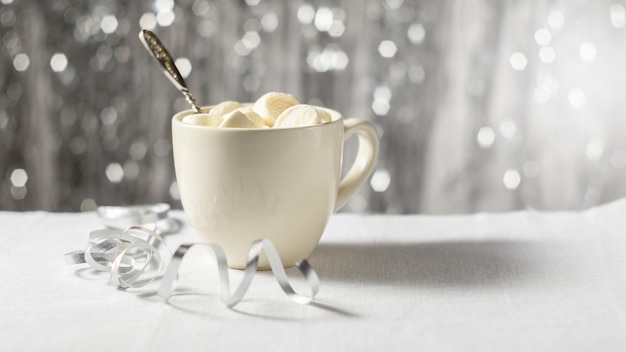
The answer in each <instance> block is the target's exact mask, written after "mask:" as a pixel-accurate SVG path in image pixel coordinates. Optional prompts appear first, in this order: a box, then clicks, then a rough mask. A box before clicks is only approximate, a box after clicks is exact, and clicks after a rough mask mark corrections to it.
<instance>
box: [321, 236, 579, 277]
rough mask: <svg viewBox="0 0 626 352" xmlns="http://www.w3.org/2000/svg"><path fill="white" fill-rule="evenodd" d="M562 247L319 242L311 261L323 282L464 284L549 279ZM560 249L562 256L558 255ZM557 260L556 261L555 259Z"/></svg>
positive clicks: (532, 243) (548, 244) (519, 243)
mask: <svg viewBox="0 0 626 352" xmlns="http://www.w3.org/2000/svg"><path fill="white" fill-rule="evenodd" d="M563 250H565V251H567V250H566V249H564V248H563V246H561V245H559V244H557V243H555V242H552V241H546V242H537V241H527V242H525V241H519V240H515V241H504V240H502V241H494V240H488V241H443V242H424V243H419V242H417V243H371V244H369V243H357V244H352V243H321V244H319V246H318V247H317V248H316V249H315V251H314V252H313V254H312V255H311V257H310V262H311V263H312V265H313V266H314V267H315V269H316V270H317V272H318V274H319V276H320V279H321V280H322V282H324V281H327V280H328V281H343V282H352V283H362V284H376V285H381V284H389V285H398V284H402V285H407V286H408V285H415V286H421V287H455V286H459V287H467V286H492V285H506V286H510V285H514V284H517V283H519V284H521V283H527V282H529V281H531V282H532V281H534V282H538V283H542V282H544V281H547V282H549V281H551V280H553V279H554V278H555V277H554V275H555V274H556V272H557V271H558V272H559V273H560V274H563V272H562V270H560V269H562V268H560V267H561V266H562V265H560V264H561V263H562V259H563V254H564V253H563ZM559 254H560V255H559ZM559 259H560V260H559Z"/></svg>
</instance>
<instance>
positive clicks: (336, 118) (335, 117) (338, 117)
mask: <svg viewBox="0 0 626 352" xmlns="http://www.w3.org/2000/svg"><path fill="white" fill-rule="evenodd" d="M214 106H215V105H207V106H202V107H200V110H201V112H202V113H205V111H208V110H210V108H212V107H214ZM311 106H313V107H315V108H316V109H322V110H324V111H326V112H328V113H329V114H330V116H331V121H329V122H325V123H322V124H319V125H309V126H295V127H281V128H250V127H246V128H224V127H218V126H203V125H194V124H190V123H184V122H183V117H185V116H187V115H190V114H193V113H195V111H194V110H193V109H187V110H182V111H179V112H177V113H176V114H174V116H173V117H172V122H173V123H176V124H178V125H180V126H182V127H183V128H192V129H193V128H201V129H204V130H207V129H208V130H213V131H223V132H227V131H228V132H227V133H235V132H250V131H258V132H259V133H261V132H263V133H271V132H274V133H277V132H279V131H288V130H303V129H315V128H320V127H323V126H332V125H335V124H339V123H341V121H342V120H343V119H344V117H343V115H342V114H341V113H340V112H339V111H337V110H334V109H330V108H327V107H323V106H317V105H311Z"/></svg>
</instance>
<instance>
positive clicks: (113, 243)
mask: <svg viewBox="0 0 626 352" xmlns="http://www.w3.org/2000/svg"><path fill="white" fill-rule="evenodd" d="M160 248H162V250H161V251H159V249H160ZM163 251H166V252H167V253H166V255H163V253H162V252H163ZM170 253H171V252H170V251H169V248H168V247H167V246H166V245H165V242H164V241H163V238H162V237H161V236H160V235H159V234H157V233H156V232H155V231H153V230H151V229H149V228H147V227H143V226H131V227H129V228H127V229H126V230H123V231H119V230H116V229H103V230H96V231H92V232H90V233H89V243H88V244H87V248H85V250H84V251H75V252H70V253H67V254H66V255H65V261H66V263H67V264H82V263H87V264H89V266H90V267H91V268H93V269H94V270H97V271H105V272H109V273H110V275H111V276H110V281H109V282H110V283H111V284H112V285H115V286H119V287H121V288H129V287H141V286H145V285H147V284H148V283H150V282H152V281H154V280H155V279H156V278H157V277H158V275H160V273H161V271H162V268H163V264H164V263H163V262H164V259H163V258H168V257H169V255H168V254H170Z"/></svg>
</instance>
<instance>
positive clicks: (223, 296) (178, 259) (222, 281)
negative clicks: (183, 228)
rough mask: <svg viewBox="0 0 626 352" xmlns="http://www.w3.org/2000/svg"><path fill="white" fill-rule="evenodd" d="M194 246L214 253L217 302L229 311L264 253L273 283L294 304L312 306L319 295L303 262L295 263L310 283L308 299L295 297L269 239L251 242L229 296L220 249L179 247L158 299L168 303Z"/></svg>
mask: <svg viewBox="0 0 626 352" xmlns="http://www.w3.org/2000/svg"><path fill="white" fill-rule="evenodd" d="M194 246H205V247H208V248H210V249H211V250H213V253H214V254H215V259H216V261H217V271H218V276H219V287H218V288H219V293H220V300H221V301H222V302H223V303H224V304H225V305H226V306H228V307H233V306H235V305H236V304H237V303H239V302H241V300H242V299H243V297H244V296H245V294H246V292H247V291H248V288H249V287H250V284H251V283H252V279H253V278H254V275H255V273H256V271H257V265H258V262H259V256H260V255H261V250H264V251H265V255H266V256H267V259H268V260H269V262H270V267H271V268H272V272H273V273H274V277H275V278H276V281H278V284H279V285H280V288H281V289H282V290H283V292H285V294H287V296H288V297H289V298H291V299H292V300H293V301H295V302H296V303H300V304H308V303H311V302H312V301H313V298H315V295H316V294H317V292H318V291H319V287H320V284H319V278H318V276H317V273H316V272H315V270H313V267H312V266H311V265H310V264H309V262H308V261H307V260H306V259H302V260H300V261H299V262H297V263H296V266H297V267H298V269H300V272H301V273H302V275H303V276H304V277H305V278H306V280H307V282H308V283H309V288H310V290H311V295H308V296H307V295H302V294H299V293H297V292H296V291H295V290H294V289H293V287H292V286H291V284H290V283H289V279H288V278H287V273H286V272H285V269H284V268H283V263H282V262H281V260H280V256H279V255H278V252H277V251H276V247H274V245H273V244H272V241H270V240H268V239H260V240H256V241H254V242H252V244H251V245H250V250H249V251H248V261H247V264H246V268H245V271H244V275H243V279H241V283H240V284H239V287H238V288H237V289H236V290H235V293H234V294H233V295H232V296H231V295H230V279H229V277H228V262H227V260H226V254H224V250H223V249H222V247H221V246H220V245H218V244H215V243H185V244H182V245H180V246H179V247H178V249H177V250H176V252H174V255H173V256H172V260H171V262H170V265H169V267H168V268H167V270H166V272H165V274H164V275H163V281H162V282H161V287H160V288H159V296H160V297H161V298H163V299H164V300H165V301H167V300H168V299H169V298H170V297H171V296H172V292H173V291H174V285H175V283H176V281H177V280H178V271H179V268H180V264H181V263H182V260H183V258H184V257H185V255H186V254H187V253H188V252H189V250H190V249H191V248H192V247H194Z"/></svg>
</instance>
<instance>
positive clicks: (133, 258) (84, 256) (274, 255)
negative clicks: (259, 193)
mask: <svg viewBox="0 0 626 352" xmlns="http://www.w3.org/2000/svg"><path fill="white" fill-rule="evenodd" d="M125 210H126V211H125ZM168 210H169V206H168V205H165V206H163V205H161V204H157V205H155V206H134V207H130V208H125V207H99V208H98V214H99V215H100V218H101V219H102V221H103V222H104V223H105V225H107V226H109V228H107V229H102V230H95V231H92V232H90V233H89V243H88V244H87V248H86V249H85V250H84V251H74V252H70V253H67V254H66V255H65V261H66V263H67V264H70V265H72V264H83V263H86V264H88V265H89V266H91V267H92V268H93V269H94V270H98V271H104V272H109V273H110V280H109V282H110V283H111V284H112V285H115V286H118V287H120V288H124V289H125V288H129V287H141V286H144V285H147V284H148V283H150V282H152V281H154V280H156V279H157V278H159V276H160V275H161V274H163V277H162V281H161V284H160V286H159V290H158V295H159V296H160V297H161V298H163V299H164V300H165V301H167V300H168V299H169V298H170V297H171V296H172V293H173V292H174V289H175V284H176V281H178V274H179V270H180V265H181V263H182V260H183V258H184V257H185V256H186V255H187V253H188V252H189V250H190V249H191V248H192V247H194V246H205V247H208V248H210V249H211V250H212V251H213V253H214V254H215V259H216V263H217V271H218V277H219V283H218V289H219V296H220V301H221V302H222V303H224V304H225V305H226V306H228V307H233V306H235V305H236V304H238V303H239V302H241V300H242V299H243V297H244V296H245V294H246V292H247V291H248V288H249V287H250V285H251V283H252V279H253V278H254V275H255V274H256V271H257V266H258V262H259V256H260V255H261V251H264V252H265V254H266V256H267V258H268V260H269V263H270V268H271V269H272V272H273V273H274V277H275V278H276V281H277V282H278V284H279V285H280V287H281V289H282V290H283V292H285V294H286V295H287V296H288V297H289V298H291V299H292V300H293V301H295V302H297V303H300V304H308V303H311V302H312V301H313V298H314V297H315V295H316V294H317V292H318V291H319V287H320V285H319V278H318V276H317V273H316V272H315V270H314V269H313V267H312V266H311V265H310V264H309V262H308V261H307V260H306V259H303V260H301V261H299V262H298V263H296V266H297V267H298V269H299V270H300V272H301V273H302V275H303V276H304V277H305V279H306V281H307V283H308V285H309V289H310V294H308V295H303V294H300V293H298V292H296V291H295V290H294V288H293V287H292V286H291V283H290V282H289V279H288V277H287V273H286V272H285V269H284V267H283V263H282V262H281V260H280V256H279V255H278V251H277V250H276V248H275V247H274V245H273V244H272V241H270V240H269V239H259V240H256V241H254V242H252V244H251V245H250V249H249V250H248V262H247V264H246V268H245V270H244V275H243V278H242V280H241V282H240V283H239V286H238V287H237V289H236V290H235V292H234V293H233V294H232V295H231V294H230V279H229V275H228V270H229V269H228V261H227V259H226V254H225V253H224V250H223V249H222V247H221V246H220V245H219V244H216V243H185V244H182V245H180V246H179V247H178V248H177V249H176V251H175V252H174V254H172V253H171V251H170V249H169V247H168V246H167V244H166V243H165V241H164V239H163V237H161V234H164V233H167V231H178V227H175V226H174V225H172V224H174V223H175V220H174V219H170V218H168V217H167V211H168ZM128 219H132V220H131V221H137V222H138V223H141V224H142V225H131V226H128V227H126V228H125V229H123V230H122V229H120V226H121V224H123V223H125V222H128V221H129V220H128ZM172 221H174V222H172ZM144 222H147V223H144ZM164 224H166V225H164ZM159 226H161V227H159ZM164 226H165V227H164ZM164 229H165V230H164ZM166 260H169V265H166V264H167V263H166ZM164 268H165V270H163V269H164Z"/></svg>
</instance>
